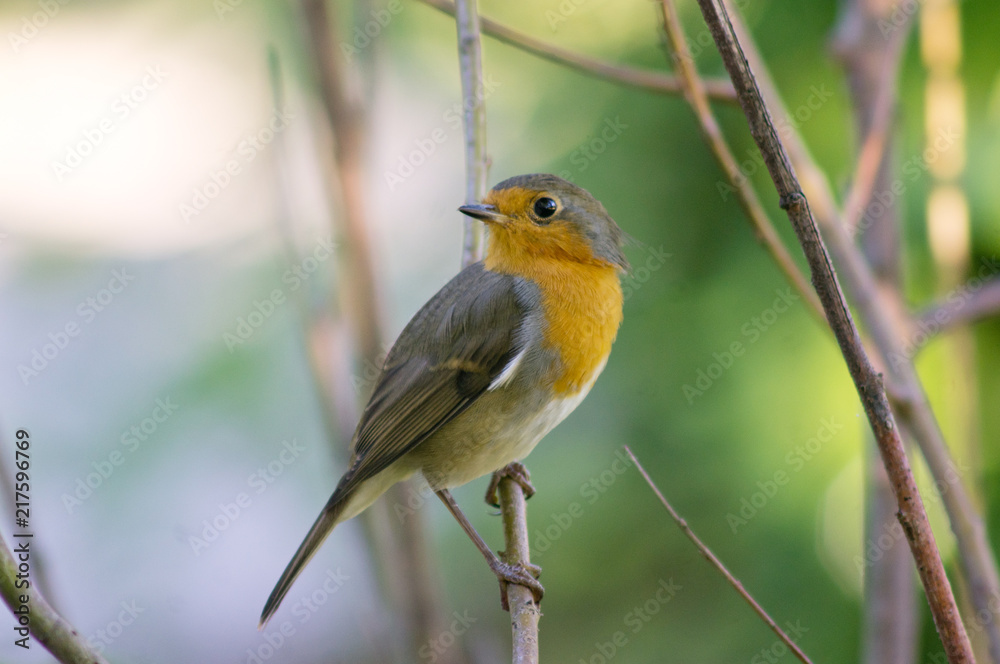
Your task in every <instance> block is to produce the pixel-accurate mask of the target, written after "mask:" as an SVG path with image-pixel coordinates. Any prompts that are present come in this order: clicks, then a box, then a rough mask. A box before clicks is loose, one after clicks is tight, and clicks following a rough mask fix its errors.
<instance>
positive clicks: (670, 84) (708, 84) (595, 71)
mask: <svg viewBox="0 0 1000 664" xmlns="http://www.w3.org/2000/svg"><path fill="white" fill-rule="evenodd" d="M420 1H421V2H423V3H424V4H426V5H430V6H431V7H434V8H435V9H437V10H439V11H442V12H444V13H446V14H450V15H452V16H454V15H455V5H454V4H453V3H452V2H450V1H449V0H420ZM480 23H481V26H482V30H483V32H484V33H485V34H488V35H489V36H491V37H494V38H495V39H497V40H499V41H502V42H504V43H505V44H509V45H510V46H514V47H516V48H519V49H521V50H523V51H526V52H528V53H531V54H533V55H537V56H538V57H540V58H544V59H546V60H548V61H549V62H554V63H556V64H560V65H565V66H567V67H570V68H571V69H575V70H576V71H579V72H582V73H584V74H587V75H588V76H595V77H597V78H600V79H604V80H606V81H611V82H613V83H619V84H621V85H627V86H630V87H634V88H640V89H642V90H647V91H649V92H655V93H658V94H673V95H675V94H679V93H680V92H681V90H682V88H681V83H680V80H679V79H678V78H677V77H676V76H672V75H670V74H663V73H661V72H657V71H648V70H644V69H636V68H634V67H625V66H621V65H614V64H611V63H608V62H604V61H603V60H598V59H597V58H592V57H589V56H586V55H580V54H578V53H573V52H572V51H568V50H566V49H564V48H559V47H558V46H553V45H552V44H547V43H545V42H543V41H541V40H539V39H535V38H534V37H529V36H528V35H525V34H522V33H520V32H517V31H516V30H513V29H512V28H509V27H507V26H505V25H503V24H501V23H497V22H496V21H491V20H490V19H488V18H483V19H480ZM705 90H706V92H707V94H708V96H709V97H711V98H713V99H716V100H718V101H723V102H727V103H730V104H732V103H735V102H736V92H735V91H734V90H733V85H732V83H730V82H729V81H728V80H722V79H710V80H707V81H705Z"/></svg>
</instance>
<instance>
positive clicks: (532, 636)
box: [498, 477, 542, 664]
mask: <svg viewBox="0 0 1000 664" xmlns="http://www.w3.org/2000/svg"><path fill="white" fill-rule="evenodd" d="M498 489H499V491H498V493H499V495H500V513H501V515H502V518H503V539H504V547H505V550H504V560H505V561H506V562H508V563H510V564H511V565H525V566H527V565H530V564H531V554H530V552H529V550H528V512H527V510H526V508H527V502H526V500H525V498H524V489H522V488H521V485H520V484H518V483H517V482H515V481H514V480H512V479H510V478H509V477H505V478H503V479H502V480H500V485H499V487H498ZM507 598H508V601H509V603H510V627H511V633H512V635H513V648H512V649H513V659H512V661H513V664H538V619H539V618H541V616H542V613H541V611H540V610H539V608H538V605H537V604H535V599H534V597H533V596H532V594H531V590H529V589H528V588H525V587H524V586H515V585H510V586H509V587H508V590H507Z"/></svg>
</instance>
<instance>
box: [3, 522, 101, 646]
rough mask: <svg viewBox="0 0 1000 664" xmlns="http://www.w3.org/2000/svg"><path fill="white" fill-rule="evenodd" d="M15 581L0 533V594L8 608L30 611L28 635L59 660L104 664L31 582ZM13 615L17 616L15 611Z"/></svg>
mask: <svg viewBox="0 0 1000 664" xmlns="http://www.w3.org/2000/svg"><path fill="white" fill-rule="evenodd" d="M20 541H21V542H24V541H26V540H20ZM16 583H17V561H16V560H14V556H13V555H12V554H11V552H10V549H8V548H7V542H5V541H4V539H3V537H2V536H0V594H3V600H4V602H6V604H7V606H8V607H10V610H11V611H12V612H14V611H18V610H19V609H20V607H21V606H22V605H23V606H26V607H28V611H29V612H30V613H29V614H25V617H26V619H27V620H28V629H29V630H30V631H31V634H32V636H34V637H35V638H36V639H38V642H39V643H41V644H42V645H43V646H45V649H46V650H48V651H49V652H50V653H52V655H53V656H54V657H55V658H56V659H57V660H59V661H60V662H62V663H63V664H108V662H107V660H106V659H104V658H103V657H101V655H100V654H99V653H96V652H94V650H93V649H91V647H90V646H89V645H87V640H86V639H85V638H84V637H82V636H80V633H79V632H77V631H76V629H75V628H74V627H73V626H72V625H70V624H69V623H68V622H66V621H65V620H64V619H63V617H62V616H60V615H59V614H58V613H56V612H55V609H53V608H52V607H51V606H50V605H49V603H48V602H47V601H45V596H44V595H42V593H41V591H40V590H38V589H37V588H36V587H35V584H34V583H33V582H32V583H29V584H28V586H27V587H25V588H19V587H18V586H17V585H16ZM22 596H27V600H28V601H27V602H22ZM14 615H15V617H17V616H18V615H19V614H17V613H15V614H14ZM28 616H30V618H29V617H28ZM19 624H21V623H19ZM15 629H16V628H15ZM15 633H16V632H15Z"/></svg>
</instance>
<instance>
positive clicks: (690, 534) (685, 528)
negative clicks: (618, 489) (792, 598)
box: [625, 445, 811, 664]
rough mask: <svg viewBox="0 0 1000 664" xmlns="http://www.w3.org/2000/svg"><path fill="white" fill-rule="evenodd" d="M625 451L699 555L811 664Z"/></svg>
mask: <svg viewBox="0 0 1000 664" xmlns="http://www.w3.org/2000/svg"><path fill="white" fill-rule="evenodd" d="M625 453H626V454H628V455H629V457H630V458H631V459H632V463H634V464H635V467H636V468H637V469H638V471H639V473H640V474H641V475H642V477H643V479H645V480H646V484H648V485H649V488H650V489H652V490H653V493H655V494H656V497H657V498H659V499H660V502H661V503H663V506H664V507H666V508H667V512H669V513H670V516H671V518H673V520H674V522H675V523H676V524H677V525H678V526H679V527H680V529H681V531H682V532H683V533H684V534H685V535H686V536H687V538H688V539H689V540H691V542H692V543H693V544H694V545H695V547H696V548H697V549H698V552H699V553H701V555H702V556H703V557H704V558H705V560H707V561H708V562H710V563H712V565H713V566H714V567H715V569H717V570H719V572H720V573H721V574H722V576H724V577H725V578H726V581H728V582H729V585H731V586H732V587H733V588H735V589H736V592H738V593H739V594H740V597H742V598H743V599H744V600H745V601H746V603H747V604H749V605H750V608H751V609H753V610H754V613H756V614H757V615H758V616H760V619H761V620H763V621H764V623H765V624H767V626H768V627H770V628H771V631H773V632H774V633H775V634H777V635H778V638H779V639H781V641H782V642H784V644H785V645H786V646H788V649H789V650H791V651H792V653H793V654H794V655H795V656H796V657H798V658H799V661H801V662H804V663H805V664H811V661H810V659H809V657H807V656H806V654H805V653H804V652H802V649H801V648H799V646H798V645H796V643H795V641H792V639H791V637H789V636H788V635H787V634H785V632H784V630H782V629H781V628H780V627H779V626H778V623H776V622H774V619H773V618H771V616H770V615H768V613H767V611H765V610H764V607H762V606H761V605H760V604H758V603H757V600H755V599H754V598H753V596H752V595H751V594H750V593H749V592H748V591H747V589H746V588H744V587H743V584H742V583H740V581H739V579H737V578H736V577H735V576H733V575H732V573H731V572H730V571H729V570H728V569H727V568H726V566H725V565H724V564H723V563H722V561H721V560H719V559H718V558H717V557H716V555H715V554H714V553H712V550H711V549H709V548H708V546H707V545H706V544H705V543H704V542H702V541H701V539H699V537H698V536H697V535H695V534H694V531H693V530H691V527H690V526H689V525H688V524H687V521H685V520H684V519H683V518H681V516H680V515H679V514H678V513H677V510H675V509H674V507H673V505H671V504H670V501H668V500H667V499H666V497H665V496H664V495H663V493H662V492H661V491H660V489H659V487H657V486H656V483H655V482H653V478H651V477H650V476H649V473H647V472H646V469H645V468H643V467H642V464H641V463H639V460H638V459H637V458H636V457H635V454H633V453H632V450H631V449H629V446H628V445H625Z"/></svg>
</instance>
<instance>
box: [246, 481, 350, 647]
mask: <svg viewBox="0 0 1000 664" xmlns="http://www.w3.org/2000/svg"><path fill="white" fill-rule="evenodd" d="M334 498H338V500H336V501H334ZM347 503H348V500H346V499H343V498H341V497H340V496H338V495H337V494H336V493H335V494H334V495H333V496H331V498H330V501H329V502H328V503H327V504H326V506H325V507H324V508H323V511H322V512H320V515H319V518H317V519H316V522H315V523H314V524H313V526H312V528H310V529H309V534H308V535H306V538H305V539H304V540H302V544H300V545H299V550H298V551H296V552H295V555H294V556H292V559H291V561H289V563H288V566H287V567H285V571H284V572H282V573H281V578H280V579H278V583H277V584H276V585H275V586H274V590H272V591H271V596H270V597H268V598H267V603H266V604H264V610H263V611H262V612H261V614H260V623H259V624H258V625H257V629H258V630H261V629H264V626H265V625H266V624H267V621H268V620H270V619H271V616H273V615H274V613H275V611H277V610H278V606H280V605H281V600H283V599H284V598H285V595H287V594H288V591H289V590H290V589H291V587H292V584H293V583H295V579H297V578H298V576H299V574H301V573H302V570H303V569H305V566H306V564H308V562H309V560H310V559H311V558H312V557H313V556H314V555H315V554H316V551H318V550H319V547H320V545H321V544H322V543H323V540H325V539H326V538H327V536H328V535H329V534H330V533H331V532H332V531H333V528H334V526H336V525H337V524H338V523H340V522H341V521H343V520H344V519H342V518H341V517H342V516H344V514H343V512H344V508H345V507H346V506H347Z"/></svg>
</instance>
